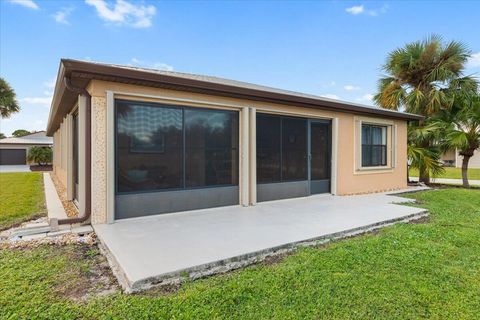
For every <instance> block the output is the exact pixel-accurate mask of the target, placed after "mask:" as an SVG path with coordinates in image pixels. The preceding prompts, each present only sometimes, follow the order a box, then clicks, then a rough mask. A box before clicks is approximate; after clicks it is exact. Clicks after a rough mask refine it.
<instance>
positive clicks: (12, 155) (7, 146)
mask: <svg viewBox="0 0 480 320" xmlns="http://www.w3.org/2000/svg"><path fill="white" fill-rule="evenodd" d="M52 145H53V139H52V138H51V137H47V135H46V132H45V131H38V132H34V133H31V134H28V135H25V136H22V137H10V138H4V139H1V140H0V165H22V164H27V163H28V161H27V155H28V151H29V150H30V148H31V147H52Z"/></svg>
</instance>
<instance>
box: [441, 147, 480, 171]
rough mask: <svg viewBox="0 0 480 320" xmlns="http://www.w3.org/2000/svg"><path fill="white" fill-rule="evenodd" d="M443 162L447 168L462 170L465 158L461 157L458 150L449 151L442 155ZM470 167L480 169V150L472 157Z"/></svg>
mask: <svg viewBox="0 0 480 320" xmlns="http://www.w3.org/2000/svg"><path fill="white" fill-rule="evenodd" d="M441 160H442V161H443V162H444V163H445V165H447V166H451V167H455V168H461V167H462V161H463V157H462V156H461V155H460V153H459V151H458V150H449V151H447V152H445V153H444V154H443V155H442V157H441ZM468 167H469V168H480V151H479V150H475V152H474V153H473V157H471V158H470V160H469V161H468Z"/></svg>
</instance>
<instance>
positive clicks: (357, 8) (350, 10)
mask: <svg viewBox="0 0 480 320" xmlns="http://www.w3.org/2000/svg"><path fill="white" fill-rule="evenodd" d="M345 11H347V12H348V13H350V14H354V15H355V14H360V13H362V12H364V11H365V9H364V8H363V5H361V6H353V7H350V8H346V9H345Z"/></svg>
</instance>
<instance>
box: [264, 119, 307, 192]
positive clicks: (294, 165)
mask: <svg viewBox="0 0 480 320" xmlns="http://www.w3.org/2000/svg"><path fill="white" fill-rule="evenodd" d="M306 179H307V120H306V119H302V118H291V117H281V116H275V115H267V114H257V182H258V183H268V182H284V181H285V182H286V181H297V180H306Z"/></svg>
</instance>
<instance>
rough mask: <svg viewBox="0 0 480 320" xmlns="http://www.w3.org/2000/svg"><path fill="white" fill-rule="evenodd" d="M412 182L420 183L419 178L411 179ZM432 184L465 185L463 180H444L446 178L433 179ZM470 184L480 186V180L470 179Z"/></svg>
mask: <svg viewBox="0 0 480 320" xmlns="http://www.w3.org/2000/svg"><path fill="white" fill-rule="evenodd" d="M410 179H411V180H412V181H418V177H411V178H410ZM430 180H431V182H432V183H442V184H453V185H463V180H462V179H444V178H431V179H430ZM468 183H469V184H470V185H471V186H480V180H472V179H468Z"/></svg>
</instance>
